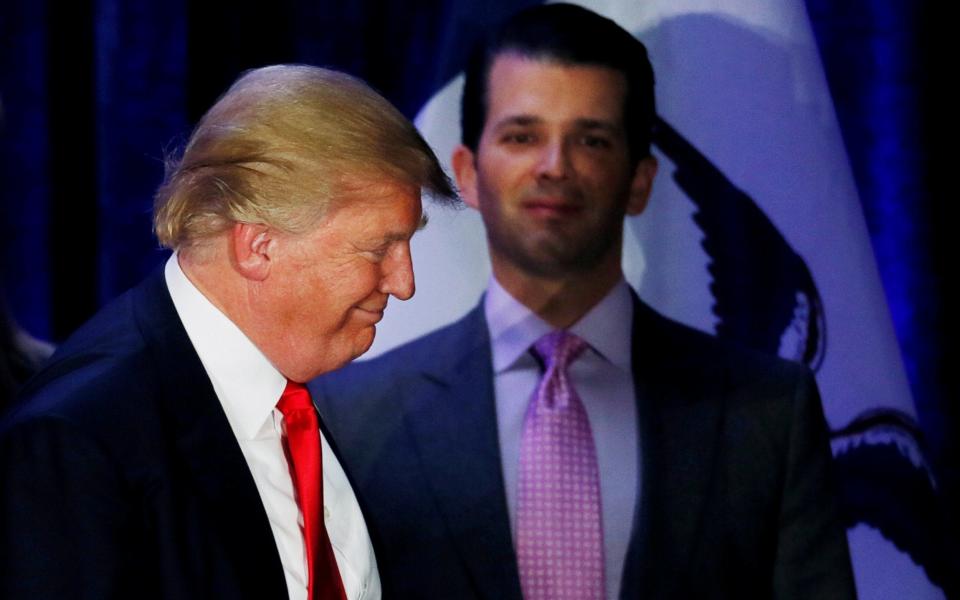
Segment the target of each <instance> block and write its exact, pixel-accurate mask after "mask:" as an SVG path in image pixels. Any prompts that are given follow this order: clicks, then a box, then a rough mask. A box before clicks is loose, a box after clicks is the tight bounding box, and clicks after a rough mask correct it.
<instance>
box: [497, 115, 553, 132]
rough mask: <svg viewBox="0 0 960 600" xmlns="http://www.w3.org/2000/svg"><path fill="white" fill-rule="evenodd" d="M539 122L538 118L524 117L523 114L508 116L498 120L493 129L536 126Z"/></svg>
mask: <svg viewBox="0 0 960 600" xmlns="http://www.w3.org/2000/svg"><path fill="white" fill-rule="evenodd" d="M541 121H542V119H540V117H535V116H533V115H524V114H521V115H510V116H508V117H504V118H503V119H500V120H499V121H497V123H496V124H495V125H494V128H495V129H501V128H503V127H512V126H517V125H519V126H524V125H536V124H537V123H540V122H541Z"/></svg>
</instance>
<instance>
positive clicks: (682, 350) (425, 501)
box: [316, 4, 853, 600]
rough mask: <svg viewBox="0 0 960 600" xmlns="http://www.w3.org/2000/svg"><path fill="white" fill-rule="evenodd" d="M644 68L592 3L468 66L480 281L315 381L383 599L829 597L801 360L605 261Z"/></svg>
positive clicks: (643, 118) (645, 114) (464, 172)
mask: <svg viewBox="0 0 960 600" xmlns="http://www.w3.org/2000/svg"><path fill="white" fill-rule="evenodd" d="M653 116H654V100H653V72H652V68H651V66H650V63H649V61H648V59H647V55H646V50H645V48H644V47H643V45H642V44H641V43H640V42H639V41H637V40H636V39H634V38H633V37H632V36H631V35H630V34H629V33H627V32H626V31H624V30H623V29H621V28H620V27H619V26H617V25H615V24H614V23H613V22H612V21H609V20H607V19H605V18H602V17H600V16H598V15H596V14H594V13H592V12H590V11H588V10H586V9H583V8H580V7H575V6H572V5H561V4H550V5H544V6H538V7H535V8H532V9H529V10H526V11H524V12H521V13H519V14H518V15H516V16H514V17H513V18H511V19H510V20H508V21H507V22H506V23H505V24H504V25H503V27H501V28H500V29H499V30H498V31H496V32H494V33H493V34H492V35H491V36H490V37H489V38H488V39H487V40H486V43H485V45H484V46H482V47H481V48H480V49H479V50H478V51H477V53H476V54H475V55H474V56H473V58H472V60H471V62H470V63H469V65H468V69H467V74H466V84H465V87H464V93H463V103H462V126H463V129H462V142H463V144H462V145H461V146H460V147H458V148H457V149H456V150H455V152H454V154H453V168H454V171H455V173H456V177H457V181H458V183H459V185H460V188H461V193H462V195H463V197H464V199H465V201H466V202H467V204H469V205H470V206H472V207H473V208H475V209H477V210H479V211H480V213H481V215H482V217H483V221H484V224H485V226H486V231H487V240H488V244H489V252H490V260H491V263H492V267H493V279H492V280H491V282H490V285H489V287H488V289H487V292H486V294H485V295H484V297H483V299H482V300H481V302H480V304H479V305H478V306H477V307H476V308H475V309H474V310H473V311H471V312H470V313H469V314H468V315H467V316H466V317H464V318H463V319H461V320H460V321H458V322H456V323H454V324H452V325H449V326H447V327H445V328H443V329H440V330H439V331H437V332H434V333H432V334H429V335H427V336H426V337H424V338H422V339H420V340H417V341H414V342H412V343H410V344H408V345H406V346H403V347H401V348H399V349H396V350H394V351H393V352H391V353H389V354H387V355H385V356H383V357H381V358H379V359H375V360H373V361H370V362H369V363H360V364H355V365H352V366H351V367H349V368H347V369H344V370H342V371H340V372H337V373H333V374H331V375H330V376H328V377H325V378H322V379H321V380H320V381H319V382H318V383H317V388H316V389H318V390H319V392H320V393H319V396H321V397H322V399H321V400H320V410H321V413H322V414H323V415H324V418H325V420H326V422H327V424H328V425H329V426H330V428H331V432H332V435H333V437H334V438H335V439H336V441H337V443H338V444H339V445H340V446H341V447H342V448H343V449H344V453H345V457H346V466H347V469H348V471H349V472H350V473H351V474H352V476H353V478H354V483H355V485H356V487H357V489H358V493H359V494H360V497H361V502H363V503H364V504H365V506H366V508H367V513H366V514H367V515H368V517H369V520H370V522H371V523H372V527H373V529H374V530H375V532H376V533H377V535H378V538H379V542H380V544H381V545H380V546H379V550H378V551H379V552H380V555H381V556H383V557H384V561H383V565H384V568H383V570H382V575H383V578H384V582H385V585H386V586H387V588H388V589H391V590H393V591H395V592H396V594H397V597H400V598H451V599H453V598H457V599H468V598H488V599H494V598H496V599H502V598H508V599H509V598H513V599H519V598H521V597H522V598H526V599H527V600H533V599H541V598H542V599H558V598H596V599H600V598H645V599H651V598H767V597H770V598H772V597H775V598H796V599H800V598H848V597H850V596H851V595H852V593H853V592H852V578H851V574H850V565H849V557H848V554H847V547H846V539H845V536H844V531H843V528H842V526H841V524H840V521H839V520H838V515H837V509H836V504H835V500H834V497H833V495H832V491H831V488H830V485H829V481H828V476H827V475H828V474H827V469H828V466H829V462H830V455H829V448H828V444H827V434H826V430H825V424H824V421H823V416H822V413H821V407H820V404H819V398H818V396H817V392H816V386H815V384H814V382H813V379H812V376H811V375H810V373H809V372H807V371H806V370H805V369H804V368H802V367H800V366H798V365H794V364H788V363H785V362H782V361H779V360H777V359H773V358H768V357H765V356H759V355H756V354H753V353H750V352H747V351H744V350H741V349H738V348H734V347H729V346H726V345H724V344H722V343H721V342H719V341H718V340H717V339H715V338H712V337H710V336H707V335H705V334H702V333H699V332H696V331H693V330H691V329H688V328H686V327H684V326H682V325H680V324H678V323H674V322H671V321H669V320H667V319H665V318H664V317H662V316H660V315H658V314H656V313H655V312H654V311H653V310H651V309H650V308H649V307H647V306H646V305H645V304H643V303H642V302H641V301H640V300H639V299H638V298H637V297H636V295H635V294H634V293H633V291H632V290H631V289H630V288H629V287H628V286H627V284H626V283H625V281H624V279H623V273H622V271H621V242H622V231H623V221H624V218H625V217H626V216H627V215H639V214H640V213H641V212H642V211H643V210H644V208H645V206H646V203H647V199H648V197H649V194H650V189H651V185H652V183H653V179H654V176H655V174H656V171H657V163H656V160H655V159H654V158H653V157H652V156H651V155H650V137H651V124H652V122H653Z"/></svg>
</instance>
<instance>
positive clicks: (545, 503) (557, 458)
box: [516, 330, 604, 600]
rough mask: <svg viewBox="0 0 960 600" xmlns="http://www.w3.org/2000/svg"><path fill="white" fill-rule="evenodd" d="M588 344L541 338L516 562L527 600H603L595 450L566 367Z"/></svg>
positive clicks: (524, 450)
mask: <svg viewBox="0 0 960 600" xmlns="http://www.w3.org/2000/svg"><path fill="white" fill-rule="evenodd" d="M586 347H587V344H586V342H584V341H583V340H581V339H580V338H578V337H576V336H574V335H571V334H569V333H567V332H566V331H562V330H561V331H554V332H552V333H550V334H547V335H545V336H544V337H542V338H540V340H538V341H537V343H536V344H535V345H534V351H535V352H536V354H537V355H538V356H539V357H540V358H541V359H542V360H543V362H544V364H545V366H546V372H545V373H544V374H543V378H542V379H541V380H540V383H539V384H538V385H537V389H536V390H535V391H534V393H533V398H531V399H530V405H529V406H528V408H527V414H526V417H525V418H524V421H523V435H522V438H521V440H520V488H519V494H518V500H517V532H516V534H517V562H518V565H519V568H520V585H521V587H522V588H523V597H524V599H525V600H563V599H567V598H569V599H573V598H576V599H577V600H588V599H589V600H603V598H604V570H603V527H602V517H601V512H600V475H599V469H598V468H597V453H596V449H595V448H594V444H593V434H592V433H591V432H590V421H589V419H588V418H587V413H586V410H585V409H584V408H583V402H581V400H580V397H579V396H578V395H577V392H576V390H574V389H573V385H572V383H571V381H570V376H569V373H568V372H567V370H568V368H569V365H570V363H571V362H573V361H574V360H575V359H576V358H577V356H579V355H580V354H581V353H582V352H583V351H584V349H585V348H586Z"/></svg>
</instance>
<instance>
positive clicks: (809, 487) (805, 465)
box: [773, 372, 856, 600]
mask: <svg viewBox="0 0 960 600" xmlns="http://www.w3.org/2000/svg"><path fill="white" fill-rule="evenodd" d="M793 400H794V402H793V403H792V408H793V415H792V419H791V423H792V426H791V427H790V432H789V438H790V439H789V440H788V452H787V453H786V456H785V460H786V465H785V479H784V490H783V495H782V504H781V508H780V521H779V534H778V538H777V540H778V541H777V552H776V559H775V564H774V573H773V576H774V579H773V581H774V596H775V597H776V598H778V599H798V600H799V599H801V598H818V599H822V600H832V599H838V600H839V599H846V598H855V597H856V592H855V589H854V583H853V574H852V569H851V566H850V553H849V549H848V547H847V538H846V532H845V531H844V528H843V525H842V521H841V518H840V511H839V505H838V501H837V495H836V492H835V488H836V486H835V485H834V479H833V473H832V470H831V466H832V457H831V453H830V445H829V436H828V433H827V425H826V421H825V420H824V416H823V408H822V406H821V403H820V396H819V393H818V392H817V387H816V383H815V382H814V379H813V376H812V374H810V373H809V372H806V376H805V377H803V379H802V381H801V384H800V385H799V386H798V387H797V390H796V392H795V395H794V399H793Z"/></svg>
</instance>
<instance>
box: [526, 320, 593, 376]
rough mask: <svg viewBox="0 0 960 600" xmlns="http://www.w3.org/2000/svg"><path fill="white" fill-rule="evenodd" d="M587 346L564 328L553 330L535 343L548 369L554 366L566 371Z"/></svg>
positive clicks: (538, 354)
mask: <svg viewBox="0 0 960 600" xmlns="http://www.w3.org/2000/svg"><path fill="white" fill-rule="evenodd" d="M586 348H587V343H586V342H585V341H583V340H582V339H581V338H579V337H577V336H575V335H573V334H572V333H570V332H568V331H566V330H563V329H557V330H556V331H551V332H550V333H548V334H547V335H545V336H543V337H542V338H540V339H539V340H537V342H536V343H535V344H534V345H533V351H534V352H535V353H536V354H537V356H539V357H540V360H542V361H543V363H544V364H545V365H546V369H547V370H548V371H549V370H550V369H553V368H556V369H559V370H560V371H565V370H566V369H567V367H568V366H569V365H570V363H572V362H573V361H574V360H576V359H577V357H578V356H580V354H582V353H583V351H584V350H586Z"/></svg>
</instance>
